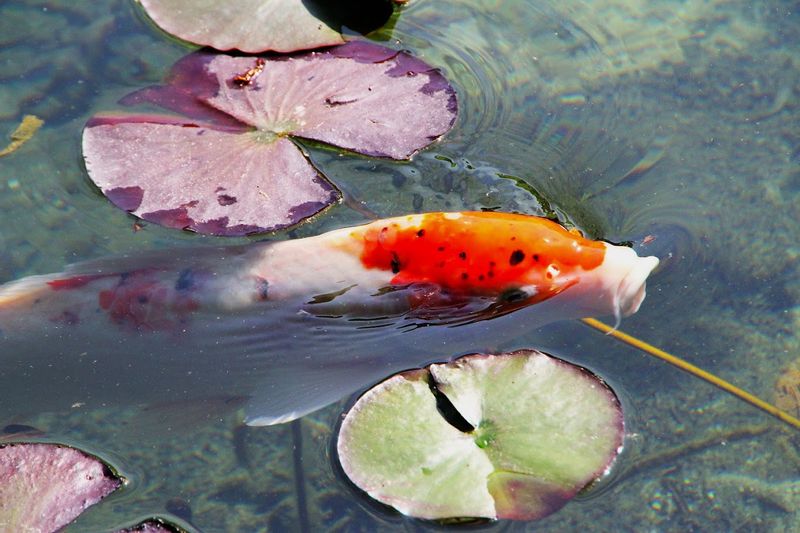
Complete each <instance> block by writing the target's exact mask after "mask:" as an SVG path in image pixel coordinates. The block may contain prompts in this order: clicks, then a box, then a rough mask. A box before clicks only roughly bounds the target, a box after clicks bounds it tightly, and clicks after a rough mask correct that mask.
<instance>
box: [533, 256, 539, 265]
mask: <svg viewBox="0 0 800 533" xmlns="http://www.w3.org/2000/svg"><path fill="white" fill-rule="evenodd" d="M533 260H534V261H536V262H537V263H538V262H539V254H533Z"/></svg>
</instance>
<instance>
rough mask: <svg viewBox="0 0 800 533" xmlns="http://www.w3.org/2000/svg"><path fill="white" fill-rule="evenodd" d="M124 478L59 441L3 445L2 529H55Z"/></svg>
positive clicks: (0, 450) (0, 471)
mask: <svg viewBox="0 0 800 533" xmlns="http://www.w3.org/2000/svg"><path fill="white" fill-rule="evenodd" d="M121 484H122V481H121V480H120V479H119V478H117V477H116V476H114V475H113V474H112V473H111V472H110V470H109V468H108V467H107V466H106V465H105V464H104V463H103V462H102V461H100V460H99V459H97V458H96V457H93V456H91V455H87V454H85V453H83V452H81V451H78V450H76V449H74V448H69V447H66V446H61V445H57V444H40V443H35V444H30V443H18V444H6V445H3V446H1V447H0V529H2V530H3V531H56V530H58V529H60V528H62V527H64V526H65V525H67V524H69V523H70V522H72V521H73V520H74V519H75V518H77V516H78V515H79V514H81V513H82V512H83V511H84V510H85V509H86V508H87V507H89V506H91V505H94V504H95V503H97V502H98V501H100V500H101V499H102V498H104V497H106V496H107V495H108V494H110V493H111V492H113V491H114V490H116V489H117V488H118V487H119V486H120V485H121Z"/></svg>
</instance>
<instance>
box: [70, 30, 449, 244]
mask: <svg viewBox="0 0 800 533" xmlns="http://www.w3.org/2000/svg"><path fill="white" fill-rule="evenodd" d="M123 103H125V104H128V105H130V104H143V103H148V104H156V105H159V106H161V107H164V108H166V109H169V110H172V111H175V112H178V113H181V114H182V115H183V116H174V115H170V116H168V115H152V114H151V115H146V114H123V115H119V114H118V115H112V116H108V115H107V116H97V117H94V118H93V119H91V120H90V121H89V123H88V124H87V126H86V128H85V129H84V133H83V154H84V158H85V160H86V168H87V171H88V172H89V175H90V177H91V178H92V180H93V181H94V182H95V183H96V184H97V185H98V187H100V189H101V190H102V191H103V193H104V194H105V195H106V196H107V197H108V198H109V199H110V200H111V201H112V202H113V203H114V204H115V205H117V206H118V207H120V208H121V209H124V210H126V211H128V212H131V213H133V214H135V215H137V216H140V217H141V218H143V219H145V220H149V221H151V222H155V223H159V224H162V225H166V226H169V227H177V228H184V229H190V230H193V231H198V232H201V233H210V234H215V235H245V234H251V233H259V232H264V231H273V230H276V229H280V228H285V227H288V226H292V225H294V224H296V223H298V222H300V221H302V220H303V219H305V218H307V217H309V216H311V215H313V214H315V213H317V212H319V211H320V210H322V209H324V208H325V207H327V206H328V205H330V204H332V203H334V202H335V201H337V200H338V199H339V198H340V196H341V194H340V193H339V191H338V189H337V188H336V187H335V186H334V185H332V184H331V183H330V182H329V181H327V180H326V179H325V178H324V177H323V176H322V175H321V174H320V173H319V172H318V171H317V169H316V168H314V166H313V165H312V164H311V162H310V161H309V160H308V159H307V157H306V155H305V154H304V153H303V152H302V150H299V149H298V147H297V146H295V144H294V143H293V142H292V141H291V140H290V137H292V136H295V137H302V138H306V139H313V140H317V141H321V142H324V143H328V144H331V145H334V146H338V147H342V148H346V149H348V150H352V151H355V152H359V153H361V154H365V155H370V156H379V157H390V158H394V159H404V158H408V157H411V155H413V154H414V152H416V151H417V150H419V149H421V148H423V147H425V146H427V145H428V144H430V143H431V142H433V141H434V140H436V139H437V138H438V137H440V136H441V135H443V134H444V133H446V132H447V131H448V130H449V129H450V127H451V126H452V124H453V122H454V121H455V117H456V113H457V105H456V99H455V92H454V90H453V88H452V87H451V86H450V85H449V84H448V82H447V80H445V78H444V77H443V76H442V75H441V73H439V72H438V71H437V70H436V69H434V68H432V67H430V66H429V65H427V64H425V63H424V62H422V61H420V60H418V59H415V58H413V57H411V56H410V55H409V54H407V53H405V52H398V51H396V50H391V49H389V48H385V47H381V46H377V45H374V44H371V43H362V42H352V43H348V44H345V45H342V46H339V47H334V48H332V49H330V50H328V51H325V52H316V53H315V52H312V53H305V54H298V55H293V56H289V57H280V58H276V57H270V58H267V57H234V56H228V55H215V54H208V53H195V54H191V55H189V56H187V57H186V58H184V59H182V60H181V61H179V62H178V63H177V64H176V65H175V67H173V70H172V72H171V74H170V77H169V80H168V83H167V84H166V85H164V86H158V87H150V88H147V89H143V90H141V91H137V92H136V93H133V94H131V95H129V96H128V97H126V98H124V99H123ZM387 103H391V105H387Z"/></svg>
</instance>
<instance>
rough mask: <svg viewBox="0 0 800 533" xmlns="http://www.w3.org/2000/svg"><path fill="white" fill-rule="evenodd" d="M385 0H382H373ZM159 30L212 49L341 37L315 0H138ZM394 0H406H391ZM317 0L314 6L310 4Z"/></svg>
mask: <svg viewBox="0 0 800 533" xmlns="http://www.w3.org/2000/svg"><path fill="white" fill-rule="evenodd" d="M372 1H373V2H375V3H378V2H382V3H384V4H388V2H387V0H372ZM139 2H140V3H141V4H142V7H144V9H145V11H146V12H147V14H148V15H149V16H150V18H151V19H153V22H155V23H156V24H157V25H158V26H159V27H160V28H161V29H163V30H164V31H166V32H167V33H170V34H172V35H175V36H176V37H179V38H181V39H184V40H186V41H189V42H192V43H195V44H200V45H205V46H211V47H213V48H216V49H217V50H232V49H237V50H241V51H243V52H250V53H256V52H264V51H268V50H272V51H276V52H293V51H296V50H308V49H311V48H319V47H321V46H331V45H336V44H341V43H343V42H344V40H343V38H342V36H341V34H340V33H339V32H338V31H337V30H336V29H334V28H331V27H329V26H328V24H326V23H325V22H324V21H323V20H320V16H321V13H320V12H321V11H323V10H324V9H325V5H324V4H325V2H324V1H320V2H317V1H315V0H238V1H237V2H220V1H218V0H139ZM395 3H405V2H404V1H398V0H395ZM315 4H319V5H315Z"/></svg>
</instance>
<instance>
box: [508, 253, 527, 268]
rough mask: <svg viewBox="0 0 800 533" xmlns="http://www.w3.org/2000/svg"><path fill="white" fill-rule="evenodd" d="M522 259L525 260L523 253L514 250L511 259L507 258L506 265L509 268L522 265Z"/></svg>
mask: <svg viewBox="0 0 800 533" xmlns="http://www.w3.org/2000/svg"><path fill="white" fill-rule="evenodd" d="M523 259H525V252H523V251H522V250H514V251H513V252H511V257H509V258H508V264H510V265H511V266H514V265H518V264H520V263H522V261H523Z"/></svg>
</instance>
